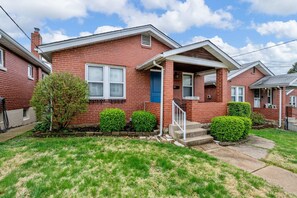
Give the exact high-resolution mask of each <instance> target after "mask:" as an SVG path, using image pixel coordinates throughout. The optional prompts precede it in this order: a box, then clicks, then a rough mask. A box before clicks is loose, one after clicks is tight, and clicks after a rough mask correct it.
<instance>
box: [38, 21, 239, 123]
mask: <svg viewBox="0 0 297 198" xmlns="http://www.w3.org/2000/svg"><path fill="white" fill-rule="evenodd" d="M39 48H40V49H41V50H42V51H40V53H41V55H42V56H43V57H44V58H45V59H47V60H48V61H49V62H51V63H52V69H53V72H70V73H72V74H74V75H76V76H79V77H80V78H81V79H84V80H86V81H87V82H88V84H89V91H90V98H89V107H88V111H87V112H86V113H84V114H83V115H81V116H79V117H78V118H77V119H75V121H74V122H73V124H98V122H99V112H100V111H102V110H103V109H104V108H107V107H117V108H121V109H123V110H124V111H125V112H126V116H127V117H126V118H127V121H128V120H129V119H130V117H131V114H132V112H133V111H135V110H139V109H146V110H148V111H151V112H153V113H155V114H156V115H157V116H158V119H159V121H160V125H161V126H163V127H164V128H168V126H169V124H171V123H172V122H173V120H174V121H175V122H176V123H180V122H181V119H178V118H177V117H176V111H175V110H176V109H178V107H177V105H176V104H175V103H173V101H176V103H180V104H183V105H184V110H185V112H186V118H187V120H190V121H197V122H210V120H211V118H212V117H215V116H218V115H225V114H226V112H227V102H228V101H229V99H228V91H227V90H228V83H227V73H228V71H230V70H234V69H238V68H239V67H240V65H239V64H238V63H237V62H236V61H235V60H233V59H232V58H231V57H229V56H228V55H227V54H226V53H224V52H223V51H222V50H221V49H219V48H218V47H217V46H215V45H214V44H213V43H211V42H210V41H208V40H206V41H202V42H198V43H194V44H191V45H186V46H181V45H180V44H178V43H177V42H175V41H174V40H173V39H171V38H169V37H168V36H167V35H165V34H164V33H162V32H161V31H160V30H158V29H157V28H155V27H154V26H152V25H145V26H139V27H133V28H127V29H123V30H117V31H112V32H106V33H101V34H94V35H91V36H85V37H79V38H74V39H69V40H65V41H59V42H54V43H48V44H44V45H41V46H39ZM210 72H212V73H216V74H217V75H216V81H217V83H216V85H217V86H216V100H213V102H211V103H210V102H205V99H204V75H205V74H208V73H210ZM162 85H163V86H162ZM162 93H163V94H162ZM162 101H163V103H162ZM160 104H161V105H160ZM173 108H174V109H173ZM173 110H174V111H173ZM160 118H161V119H160Z"/></svg>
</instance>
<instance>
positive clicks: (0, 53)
mask: <svg viewBox="0 0 297 198" xmlns="http://www.w3.org/2000/svg"><path fill="white" fill-rule="evenodd" d="M0 55H1V62H0V70H3V71H7V68H5V67H4V52H3V49H1V48H0Z"/></svg>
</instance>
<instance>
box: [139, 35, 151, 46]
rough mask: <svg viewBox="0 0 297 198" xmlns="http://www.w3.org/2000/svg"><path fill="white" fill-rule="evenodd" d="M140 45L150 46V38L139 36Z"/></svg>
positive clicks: (148, 36)
mask: <svg viewBox="0 0 297 198" xmlns="http://www.w3.org/2000/svg"><path fill="white" fill-rule="evenodd" d="M141 45H145V46H151V36H150V35H147V34H142V35H141Z"/></svg>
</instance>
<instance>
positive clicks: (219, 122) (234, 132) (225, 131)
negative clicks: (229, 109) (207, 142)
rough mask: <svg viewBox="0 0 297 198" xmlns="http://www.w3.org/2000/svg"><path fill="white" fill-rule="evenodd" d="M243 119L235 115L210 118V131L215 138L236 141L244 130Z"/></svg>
mask: <svg viewBox="0 0 297 198" xmlns="http://www.w3.org/2000/svg"><path fill="white" fill-rule="evenodd" d="M244 129H245V125H244V121H243V120H242V119H241V118H239V117H237V116H218V117H215V118H213V119H212V120H211V125H210V132H211V135H212V136H214V137H215V139H216V140H219V141H223V142H235V141H238V140H239V139H240V138H241V137H242V134H243V132H244Z"/></svg>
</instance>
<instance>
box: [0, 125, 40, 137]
mask: <svg viewBox="0 0 297 198" xmlns="http://www.w3.org/2000/svg"><path fill="white" fill-rule="evenodd" d="M34 126H35V123H33V124H28V125H25V126H21V127H16V128H13V129H9V130H8V131H6V132H5V133H0V142H5V141H7V140H10V139H12V138H15V137H16V136H19V135H21V134H23V133H25V132H27V131H30V130H32V129H33V128H34Z"/></svg>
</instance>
